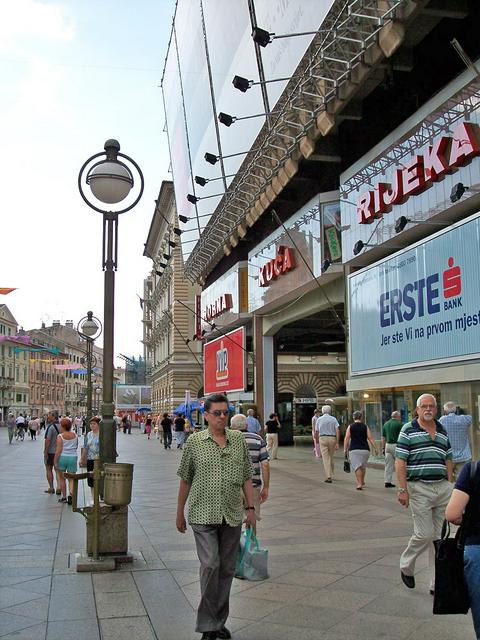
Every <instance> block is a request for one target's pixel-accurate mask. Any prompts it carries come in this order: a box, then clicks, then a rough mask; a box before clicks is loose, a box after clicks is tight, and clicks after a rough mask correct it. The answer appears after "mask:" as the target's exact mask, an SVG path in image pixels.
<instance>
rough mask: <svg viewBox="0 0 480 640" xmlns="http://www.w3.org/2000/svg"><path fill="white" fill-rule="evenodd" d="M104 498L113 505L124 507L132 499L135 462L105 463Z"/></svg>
mask: <svg viewBox="0 0 480 640" xmlns="http://www.w3.org/2000/svg"><path fill="white" fill-rule="evenodd" d="M103 470H104V473H105V475H104V485H103V500H104V502H105V503H106V504H109V505H110V506H112V507H124V506H126V505H128V504H130V502H131V501H132V482H133V464H128V463H125V462H113V463H105V464H104V465H103Z"/></svg>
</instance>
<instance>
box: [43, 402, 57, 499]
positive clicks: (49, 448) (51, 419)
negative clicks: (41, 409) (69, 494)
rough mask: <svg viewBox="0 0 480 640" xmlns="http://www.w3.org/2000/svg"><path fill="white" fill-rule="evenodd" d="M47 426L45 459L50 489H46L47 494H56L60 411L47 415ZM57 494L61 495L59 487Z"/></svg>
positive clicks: (44, 448) (44, 449)
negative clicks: (55, 462)
mask: <svg viewBox="0 0 480 640" xmlns="http://www.w3.org/2000/svg"><path fill="white" fill-rule="evenodd" d="M46 425H47V427H46V430H45V440H44V447H43V458H44V462H45V472H46V475H47V482H48V489H45V493H55V489H54V488H53V461H54V458H55V451H56V449H57V436H58V434H59V433H60V427H59V426H58V411H50V412H49V413H48V414H47V420H46ZM56 493H57V495H58V496H59V495H60V494H61V491H60V487H58V485H57V491H56Z"/></svg>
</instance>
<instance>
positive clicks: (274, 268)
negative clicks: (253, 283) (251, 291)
mask: <svg viewBox="0 0 480 640" xmlns="http://www.w3.org/2000/svg"><path fill="white" fill-rule="evenodd" d="M294 267H295V262H294V259H293V249H290V247H285V246H283V245H280V246H279V247H278V251H277V255H276V256H275V258H272V260H269V261H268V262H267V263H266V264H264V265H263V267H262V268H261V270H260V274H259V277H258V284H259V286H260V287H268V286H269V284H270V283H271V282H272V280H275V278H278V276H281V275H284V274H285V273H287V272H288V271H290V270H291V269H293V268H294Z"/></svg>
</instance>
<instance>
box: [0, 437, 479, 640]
mask: <svg viewBox="0 0 480 640" xmlns="http://www.w3.org/2000/svg"><path fill="white" fill-rule="evenodd" d="M42 449H43V443H42V442H41V440H38V441H36V442H35V441H34V442H31V441H30V440H25V441H24V442H22V443H16V444H14V445H12V446H9V445H8V441H7V434H6V430H5V429H1V430H0V487H1V498H2V499H1V500H0V637H1V638H2V640H13V639H14V638H15V639H16V640H60V639H61V640H64V639H65V638H67V639H68V640H87V639H88V640H100V638H101V639H103V640H150V639H152V640H153V639H159V640H193V639H194V638H197V639H198V638H199V637H200V636H199V635H198V634H196V633H195V632H194V630H193V629H194V622H195V607H196V605H197V602H198V598H199V582H198V562H197V558H196V553H195V545H194V540H193V536H192V533H191V531H190V529H189V530H188V532H187V534H185V535H180V534H178V533H177V532H176V530H175V505H176V492H177V485H178V482H177V477H176V468H177V465H178V462H179V459H180V452H179V451H176V450H171V451H165V450H164V449H163V446H162V445H161V444H160V443H159V442H158V441H157V440H156V439H152V440H147V439H146V437H145V436H143V435H141V434H140V433H138V432H134V433H132V435H124V434H123V433H119V434H118V451H119V454H120V457H119V462H133V463H134V464H135V473H134V489H133V500H132V504H131V508H130V512H129V543H130V548H131V550H132V551H133V552H134V554H135V561H134V563H133V565H126V566H124V567H123V568H122V569H120V570H118V571H116V572H112V573H102V574H88V573H76V571H75V569H74V566H72V565H73V562H72V560H73V558H74V554H75V553H77V552H81V551H83V550H84V548H85V524H84V519H83V517H82V516H81V515H80V514H74V513H72V512H71V510H70V508H69V507H68V506H67V505H63V504H59V503H58V502H57V498H56V496H51V495H48V494H45V493H44V489H45V488H46V481H45V477H44V467H43V464H42ZM337 466H338V470H337V478H336V480H335V481H334V483H333V484H331V485H329V484H325V483H324V482H323V479H324V476H323V467H322V464H321V461H319V460H315V459H314V458H313V456H312V455H311V450H310V448H309V447H298V448H281V449H280V453H279V459H278V460H275V461H273V462H272V463H271V468H272V481H271V489H270V497H269V500H268V502H267V503H266V504H265V505H264V506H263V509H262V516H263V519H262V522H261V523H260V524H259V538H260V541H261V544H262V546H264V547H266V548H268V550H269V571H270V578H269V579H268V580H266V581H265V582H261V583H252V582H245V581H241V580H234V584H233V588H232V596H231V616H230V618H229V623H228V626H229V627H230V629H231V630H232V632H233V637H234V639H235V640H284V639H285V640H286V639H288V640H291V639H295V640H353V639H354V640H364V639H365V640H374V639H375V640H377V639H378V638H388V639H392V640H407V639H413V638H421V639H422V640H447V639H448V640H452V639H455V638H459V639H461V640H473V639H474V638H475V634H474V632H473V627H472V623H471V618H470V616H469V615H468V616H442V617H434V616H433V615H432V613H431V610H432V599H431V596H430V595H429V594H428V571H427V569H426V559H423V561H421V562H420V563H419V567H418V568H419V571H418V573H417V576H416V577H417V588H416V589H415V590H413V591H409V590H407V589H406V588H405V587H404V586H403V585H402V583H401V581H400V576H399V569H398V559H399V554H400V552H401V551H402V550H403V548H404V546H405V543H406V541H407V539H408V537H409V535H410V531H411V520H410V516H409V514H408V512H405V511H403V510H402V508H401V507H400V506H399V505H398V504H397V502H396V500H395V493H392V490H387V489H385V488H384V487H383V473H382V471H380V470H377V469H369V470H368V472H367V487H366V489H365V490H364V491H362V492H358V491H356V490H355V484H354V480H353V474H350V475H348V474H345V473H344V472H343V470H342V466H341V460H339V461H338V463H337Z"/></svg>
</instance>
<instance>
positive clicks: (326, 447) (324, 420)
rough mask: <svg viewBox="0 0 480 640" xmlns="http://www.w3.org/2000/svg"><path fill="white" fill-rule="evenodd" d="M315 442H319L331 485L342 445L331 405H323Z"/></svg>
mask: <svg viewBox="0 0 480 640" xmlns="http://www.w3.org/2000/svg"><path fill="white" fill-rule="evenodd" d="M315 441H316V442H319V444H320V451H321V452H322V460H323V468H324V469H325V475H326V478H325V482H328V483H329V484H330V483H331V482H332V477H333V470H334V456H335V451H337V449H338V446H339V443H340V425H339V424H338V420H337V419H336V418H335V417H334V416H332V407H331V406H330V405H329V404H325V405H323V407H322V415H321V416H320V417H319V418H317V422H316V423H315Z"/></svg>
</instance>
